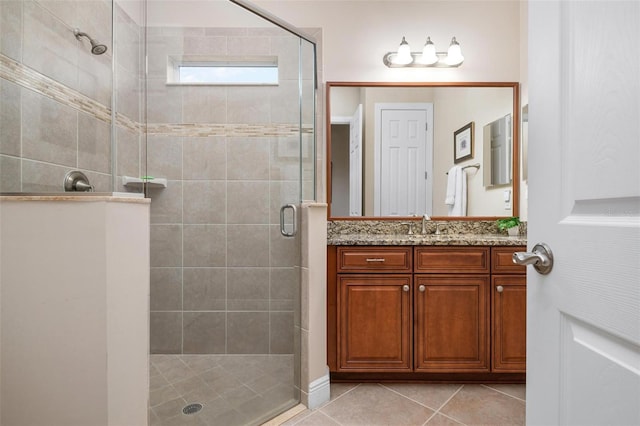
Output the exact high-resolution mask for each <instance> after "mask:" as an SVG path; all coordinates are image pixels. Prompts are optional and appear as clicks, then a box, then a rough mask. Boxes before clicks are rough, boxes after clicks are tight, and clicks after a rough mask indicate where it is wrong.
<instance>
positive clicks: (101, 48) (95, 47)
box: [73, 28, 107, 55]
mask: <svg viewBox="0 0 640 426" xmlns="http://www.w3.org/2000/svg"><path fill="white" fill-rule="evenodd" d="M73 35H75V36H76V38H77V39H78V40H80V37H86V38H87V40H89V43H91V53H93V54H94V55H102V54H103V53H104V52H106V51H107V46H105V45H104V44H100V43H98V42H97V41H96V40H94V39H92V38H91V37H90V36H89V35H88V34H87V33H83V32H82V31H80V30H79V29H77V28H74V30H73Z"/></svg>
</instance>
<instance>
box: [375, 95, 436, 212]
mask: <svg viewBox="0 0 640 426" xmlns="http://www.w3.org/2000/svg"><path fill="white" fill-rule="evenodd" d="M375 129H376V131H375V145H374V146H375V148H374V150H375V152H374V158H375V161H374V192H373V203H374V214H375V216H422V215H424V214H425V213H426V214H428V215H429V216H431V215H432V213H433V211H432V180H433V178H432V174H433V173H432V172H433V104H430V103H376V104H375Z"/></svg>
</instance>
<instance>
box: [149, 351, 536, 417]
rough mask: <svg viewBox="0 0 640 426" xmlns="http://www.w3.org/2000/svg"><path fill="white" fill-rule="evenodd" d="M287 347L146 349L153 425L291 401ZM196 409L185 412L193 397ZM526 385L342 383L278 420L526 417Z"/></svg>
mask: <svg viewBox="0 0 640 426" xmlns="http://www.w3.org/2000/svg"><path fill="white" fill-rule="evenodd" d="M292 366H293V357H292V356H288V355H151V362H150V366H149V369H150V389H149V390H150V396H149V398H150V401H149V405H150V407H149V419H150V422H149V424H150V426H217V425H221V426H235V425H238V426H240V425H258V424H260V422H261V420H266V419H265V418H260V413H264V412H267V411H268V410H269V409H272V408H274V407H275V408H276V409H274V410H273V415H275V414H277V411H280V410H277V408H278V407H289V406H293V405H295V404H296V399H294V396H295V395H294V390H293V386H292V384H293V367H292ZM194 402H197V403H200V404H202V405H203V408H202V410H201V411H200V412H198V413H196V414H191V415H184V414H182V409H183V408H184V407H185V406H186V405H188V404H190V403H194ZM524 418H525V386H524V385H446V384H444V385H435V384H392V383H385V384H375V383H362V384H346V383H345V384H341V383H334V384H332V385H331V400H330V401H329V402H328V403H326V404H325V405H323V406H322V407H320V408H318V409H315V410H305V411H303V412H302V413H300V414H299V415H297V416H296V417H294V418H292V419H290V420H288V421H286V422H284V423H283V424H282V425H283V426H335V425H339V426H357V425H362V426H375V425H386V426H401V425H406V426H419V425H429V426H448V425H451V426H460V425H467V426H471V425H501V426H507V425H509V426H511V425H524Z"/></svg>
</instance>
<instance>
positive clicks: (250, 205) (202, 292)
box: [147, 27, 315, 354]
mask: <svg viewBox="0 0 640 426" xmlns="http://www.w3.org/2000/svg"><path fill="white" fill-rule="evenodd" d="M147 43H148V44H147V46H148V55H149V58H148V60H149V71H148V72H149V74H148V88H147V90H148V92H147V93H148V104H147V105H148V110H147V114H148V130H147V131H148V145H147V149H148V173H149V175H152V176H154V177H164V178H167V179H168V186H167V188H158V189H153V190H151V191H150V196H151V199H152V203H151V223H152V224H151V352H152V353H184V354H203V353H213V354H283V353H284V354H290V353H293V349H294V339H293V330H294V324H295V325H296V326H299V305H300V303H299V295H298V288H299V284H298V283H299V277H300V269H299V265H300V248H299V245H300V241H299V237H297V238H294V239H287V238H284V237H282V236H281V234H280V230H279V209H280V206H281V205H282V204H286V203H299V200H300V193H299V191H300V190H299V187H298V179H299V177H300V173H301V167H300V164H299V161H298V156H299V144H300V142H299V138H300V131H299V128H298V126H299V125H298V123H299V122H300V109H299V106H298V99H299V95H298V92H299V69H298V68H299V49H300V47H299V43H300V41H299V39H298V38H297V37H294V36H292V35H290V34H288V33H286V32H284V31H282V30H279V29H271V28H255V29H254V28H230V29H224V28H175V27H171V28H166V27H165V28H159V27H150V28H148V29H147ZM227 54H233V55H236V56H242V55H270V56H277V57H278V64H279V72H280V83H279V85H278V86H251V87H241V86H178V85H167V84H166V78H167V76H166V74H167V57H168V56H169V55H172V56H181V55H227ZM312 70H313V63H312V62H310V61H309V64H308V65H306V70H305V73H304V75H305V76H307V79H305V80H303V81H302V83H303V86H304V87H305V88H306V93H312V91H313V86H312V84H313V82H312V79H311V78H310V77H311V76H312V75H313V74H312ZM306 102H307V104H306V105H305V107H304V108H303V114H302V116H303V122H304V123H308V124H307V125H306V126H305V127H306V128H307V129H310V128H311V124H310V123H313V120H314V113H315V111H314V110H313V108H312V106H313V98H312V97H309V99H307V100H306ZM308 131H309V130H305V131H303V140H304V144H303V145H304V148H305V149H304V150H303V151H304V155H305V161H304V166H303V168H302V169H303V171H302V173H303V174H304V177H305V180H306V181H307V184H306V189H305V192H306V193H307V194H308V193H311V194H312V192H310V191H311V190H312V186H313V182H314V176H313V160H314V157H313V152H312V149H313V134H311V133H308Z"/></svg>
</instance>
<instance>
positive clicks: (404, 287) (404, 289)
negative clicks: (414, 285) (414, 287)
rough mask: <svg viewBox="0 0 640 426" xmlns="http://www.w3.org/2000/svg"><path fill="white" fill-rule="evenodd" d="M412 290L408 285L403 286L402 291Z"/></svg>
mask: <svg viewBox="0 0 640 426" xmlns="http://www.w3.org/2000/svg"><path fill="white" fill-rule="evenodd" d="M410 289H411V287H409V286H408V285H407V284H405V285H403V286H402V291H409V290H410Z"/></svg>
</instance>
